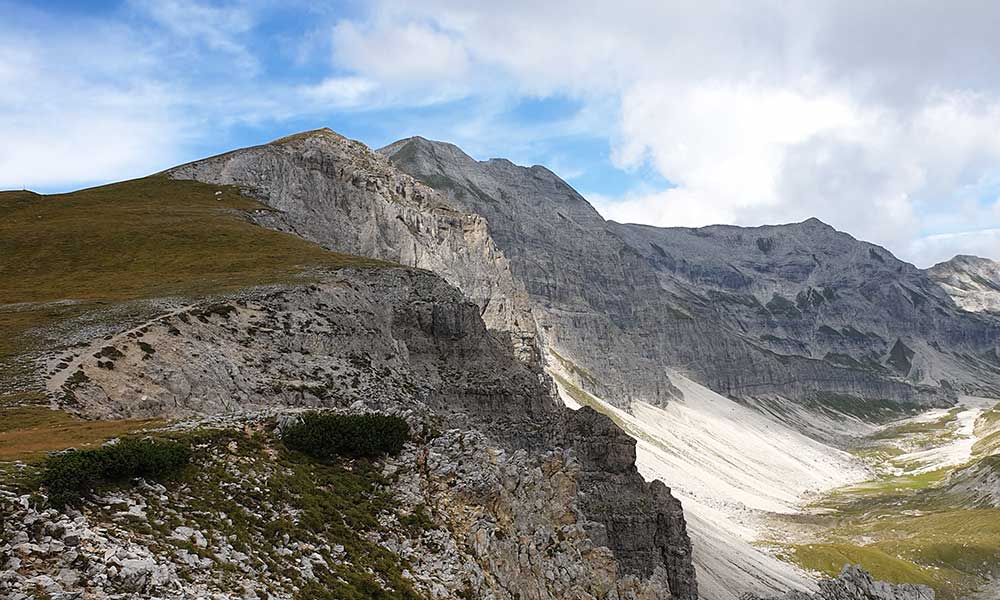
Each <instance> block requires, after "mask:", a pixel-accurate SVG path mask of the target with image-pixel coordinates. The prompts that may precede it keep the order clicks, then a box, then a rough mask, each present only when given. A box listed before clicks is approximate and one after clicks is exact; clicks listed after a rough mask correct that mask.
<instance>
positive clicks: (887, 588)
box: [743, 565, 934, 600]
mask: <svg viewBox="0 0 1000 600" xmlns="http://www.w3.org/2000/svg"><path fill="white" fill-rule="evenodd" d="M819 587H820V591H819V592H818V593H816V594H803V593H799V592H793V593H790V594H786V595H784V596H781V597H780V598H773V599H771V600H934V591H933V590H932V589H930V588H929V587H927V586H924V585H909V584H905V585H892V584H888V583H885V582H882V581H875V580H874V579H873V578H872V576H871V575H870V574H869V573H867V572H865V571H864V570H862V569H861V568H860V567H858V566H851V565H848V566H845V567H844V570H843V571H841V573H840V575H839V576H838V577H837V578H836V579H831V580H828V581H823V582H821V583H820V584H819ZM743 600H761V598H759V597H757V596H754V595H752V594H748V595H745V596H743Z"/></svg>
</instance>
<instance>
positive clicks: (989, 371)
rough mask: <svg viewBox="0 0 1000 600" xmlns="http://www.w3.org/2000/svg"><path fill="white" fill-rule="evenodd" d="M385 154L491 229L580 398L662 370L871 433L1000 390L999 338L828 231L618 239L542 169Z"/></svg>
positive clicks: (918, 274)
mask: <svg viewBox="0 0 1000 600" xmlns="http://www.w3.org/2000/svg"><path fill="white" fill-rule="evenodd" d="M381 152H383V153H384V154H386V155H387V156H389V158H390V159H391V160H392V162H393V164H394V165H396V166H397V167H399V168H400V169H401V170H403V171H405V172H407V173H409V174H411V175H413V176H414V177H416V178H417V179H419V180H421V181H423V182H424V183H426V184H428V185H430V186H432V187H435V188H436V189H438V190H439V191H441V192H442V193H443V194H446V195H447V199H448V201H449V202H450V203H451V204H453V205H454V206H455V207H456V208H458V209H460V210H463V211H466V212H471V213H475V214H479V215H482V216H484V217H485V218H486V220H487V222H488V224H489V231H490V235H491V236H492V237H493V239H494V240H495V241H496V243H497V246H498V247H499V248H500V249H501V250H502V251H503V252H504V254H505V255H506V256H507V257H508V258H509V259H510V262H511V268H512V271H513V273H514V276H515V278H516V279H518V280H520V281H521V282H523V284H524V286H525V289H526V290H527V292H528V294H529V296H530V298H531V300H532V314H533V315H534V317H535V320H536V322H538V324H539V331H540V333H541V335H542V341H543V342H544V345H545V347H546V349H547V350H549V352H550V353H551V354H552V355H553V357H554V359H555V360H557V361H559V363H560V365H559V367H560V368H561V369H563V370H564V371H565V372H567V373H568V374H569V375H570V376H571V378H572V379H573V383H574V384H575V385H577V386H578V387H581V388H583V389H585V390H587V391H590V392H592V393H594V394H595V395H597V396H599V397H602V398H605V399H608V400H610V401H613V402H615V403H616V404H618V405H619V406H620V407H622V408H625V409H628V407H629V404H630V401H631V400H633V399H641V400H644V401H646V402H654V403H655V402H657V401H659V402H667V401H669V400H670V398H672V397H674V396H675V395H676V390H675V389H674V387H673V386H672V385H671V383H670V381H669V378H668V377H667V376H666V375H665V374H664V372H663V369H662V368H661V366H662V365H664V364H666V365H672V366H675V367H683V368H684V369H685V370H686V371H687V372H689V373H690V374H691V375H692V376H694V377H695V378H696V379H697V380H698V381H699V382H700V383H702V384H704V385H706V386H708V387H709V388H711V389H713V390H715V391H717V392H719V393H722V394H724V395H728V396H732V397H738V398H742V399H744V400H758V401H766V402H774V401H778V402H779V403H780V402H781V401H784V400H783V399H788V398H790V399H793V400H797V401H800V402H803V403H805V404H807V405H809V406H826V407H832V408H834V409H838V410H844V409H846V410H848V411H855V412H862V413H866V414H863V415H862V416H864V417H866V418H870V417H873V416H878V413H879V411H880V410H884V409H892V408H898V407H900V406H902V407H904V408H905V407H913V406H926V405H934V406H945V405H948V404H950V403H951V402H953V401H954V399H955V392H954V390H955V388H960V389H962V390H964V391H966V392H967V393H973V392H977V393H980V394H982V393H992V392H997V391H1000V354H998V347H997V340H998V339H1000V335H998V334H1000V324H998V323H997V322H996V321H994V320H991V319H987V318H984V317H980V316H977V315H972V314H970V313H967V312H965V311H962V310H959V309H958V308H957V307H956V306H955V304H954V302H953V301H952V299H951V298H950V297H949V296H948V295H947V294H946V293H945V292H944V291H943V290H942V289H941V287H940V286H939V285H938V284H937V283H935V282H934V281H933V280H932V279H931V278H930V277H928V275H927V273H925V272H924V271H921V270H919V269H917V268H915V267H913V266H912V265H909V264H907V263H904V262H902V261H899V260H897V259H896V258H895V257H893V256H892V255H891V254H890V253H889V252H887V251H886V250H885V249H883V248H880V247H877V246H874V245H872V244H867V243H865V242H861V241H858V240H855V239H854V238H852V237H850V236H849V235H846V234H844V233H840V232H837V231H835V230H834V229H833V228H831V227H829V226H827V225H825V224H823V223H821V222H819V221H818V220H816V219H810V220H808V221H805V222H803V223H796V224H791V225H779V226H766V227H755V228H742V227H731V226H711V227H704V228H700V229H687V228H665V229H664V228H656V227H647V226H640V225H623V224H619V223H614V222H608V221H605V220H604V219H603V218H601V216H600V215H599V214H598V213H597V211H595V210H594V209H593V207H592V206H591V205H590V204H588V203H587V202H586V200H585V199H584V198H583V197H581V196H580V195H579V194H578V193H577V192H576V191H575V190H573V188H571V187H570V186H569V185H567V184H566V183H565V182H563V181H562V180H560V179H559V178H558V177H557V176H556V175H554V174H553V173H551V172H550V171H548V170H547V169H545V168H543V167H539V166H534V167H530V168H528V167H519V166H516V165H514V164H512V163H510V162H509V161H505V160H499V159H493V160H488V161H476V160H473V159H472V158H470V157H469V156H468V155H466V154H465V153H464V152H462V151H461V150H460V149H459V148H457V147H455V146H453V145H451V144H446V143H442V142H431V141H428V140H425V139H422V138H409V139H406V140H400V141H399V142H396V143H394V144H392V145H390V146H388V147H386V148H383V149H382V150H381ZM540 257H544V260H542V259H540ZM897 343H899V344H902V345H904V346H905V347H906V348H907V352H908V353H909V352H912V356H910V357H909V358H908V362H909V363H910V364H909V368H907V369H906V370H905V371H906V372H902V373H901V372H900V371H899V369H898V368H894V366H893V365H892V364H891V363H890V360H891V358H892V349H893V347H894V345H895V344H897ZM899 347H900V348H901V347H902V346H899ZM897 354H898V352H897ZM897 362H898V361H897ZM778 398H780V399H782V400H777V399H778ZM886 401H888V402H886Z"/></svg>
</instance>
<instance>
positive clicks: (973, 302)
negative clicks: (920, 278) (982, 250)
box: [927, 254, 1000, 313]
mask: <svg viewBox="0 0 1000 600" xmlns="http://www.w3.org/2000/svg"><path fill="white" fill-rule="evenodd" d="M927 274H928V275H929V276H930V278H931V279H933V280H934V281H936V282H937V283H938V284H939V285H940V286H941V287H942V288H944V290H945V291H946V292H948V294H949V295H950V296H951V297H952V298H953V299H954V300H955V304H957V305H959V306H960V307H962V308H963V309H965V310H967V311H971V312H990V313H1000V262H997V261H995V260H991V259H989V258H982V257H979V256H971V255H967V254H959V255H958V256H955V257H954V258H952V259H951V260H947V261H945V262H941V263H938V264H936V265H934V266H933V267H931V268H929V269H927Z"/></svg>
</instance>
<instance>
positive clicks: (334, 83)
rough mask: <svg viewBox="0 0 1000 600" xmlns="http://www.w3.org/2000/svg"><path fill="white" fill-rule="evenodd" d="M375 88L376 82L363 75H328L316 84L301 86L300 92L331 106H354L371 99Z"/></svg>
mask: <svg viewBox="0 0 1000 600" xmlns="http://www.w3.org/2000/svg"><path fill="white" fill-rule="evenodd" d="M375 89H376V85H375V83H373V82H372V81H371V80H368V79H365V78H363V77H328V78H327V79H324V80H323V81H321V82H320V83H318V84H316V85H310V86H303V87H301V88H300V92H301V93H302V94H303V95H304V96H306V97H307V98H310V99H312V100H314V101H315V102H318V103H322V104H325V105H327V106H330V107H334V108H353V107H357V106H359V105H361V104H362V103H364V102H365V100H366V99H369V98H370V96H371V94H372V92H374V91H375Z"/></svg>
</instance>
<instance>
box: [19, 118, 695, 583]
mask: <svg viewBox="0 0 1000 600" xmlns="http://www.w3.org/2000/svg"><path fill="white" fill-rule="evenodd" d="M187 176H197V177H198V178H200V179H201V181H196V180H194V179H187V178H185V177H187ZM226 181H228V182H229V183H224V182H226ZM282 203H284V204H282ZM279 207H280V208H279ZM0 210H3V211H4V214H5V216H6V217H7V218H8V220H6V221H5V223H4V227H5V234H6V235H5V238H4V240H5V241H4V243H5V254H4V257H5V260H4V262H3V263H2V266H0V277H2V278H3V279H4V282H5V285H4V286H2V289H4V290H5V294H6V295H5V296H4V301H5V303H4V305H3V307H2V311H0V315H2V318H3V319H4V320H3V322H4V323H14V324H16V325H18V326H19V327H20V329H11V330H7V329H6V327H5V333H8V334H9V335H8V336H6V338H7V339H5V342H4V343H5V346H4V350H5V354H4V355H3V358H4V360H5V362H4V367H5V369H6V368H7V365H11V369H16V370H17V372H18V379H17V381H16V382H15V381H14V380H13V379H7V378H6V377H5V378H4V383H5V384H11V388H10V390H5V391H4V395H3V398H2V400H3V405H2V407H0V451H2V452H0V454H2V456H5V457H13V458H14V459H15V460H25V459H26V460H28V461H29V462H27V463H21V464H20V465H19V466H14V467H12V468H11V473H14V475H12V476H10V477H8V476H7V475H3V476H2V477H0V504H2V506H3V514H5V515H15V517H14V518H13V519H7V518H5V519H4V523H3V526H2V528H3V537H2V539H0V556H2V557H3V558H4V561H3V564H4V565H5V566H4V569H5V570H4V571H2V572H0V590H2V591H3V592H4V594H9V595H10V597H15V598H28V597H32V596H37V595H40V594H43V593H44V594H47V595H49V596H50V597H74V595H79V594H89V595H91V596H93V597H100V598H124V597H136V596H137V595H138V596H163V595H173V596H177V597H189V595H190V597H202V596H207V595H216V596H217V597H218V595H221V596H223V597H236V596H238V597H243V596H244V595H245V594H256V595H257V596H258V597H261V596H263V597H275V598H293V597H294V598H326V597H357V598H363V597H373V596H374V597H386V598H417V597H435V598H459V597H484V598H489V597H495V598H511V597H533V598H553V599H554V598H562V597H587V596H592V597H635V598H662V597H671V598H679V599H687V600H694V599H695V598H697V595H698V592H697V581H696V577H695V573H694V567H693V565H692V562H691V545H690V541H689V539H688V536H687V533H686V525H685V518H684V514H683V511H682V508H681V505H680V503H679V502H678V501H677V499H676V498H674V497H673V496H672V495H671V492H670V490H669V488H667V487H666V486H665V485H664V484H663V483H662V482H646V481H645V480H643V478H642V477H641V476H640V475H639V473H638V471H637V470H636V467H635V452H636V450H635V441H634V440H633V439H632V438H630V437H629V436H628V435H627V434H626V433H625V432H623V431H621V430H620V429H618V428H617V427H616V426H615V425H614V424H613V422H612V421H611V420H609V419H608V418H606V417H604V416H602V415H600V414H599V413H597V412H595V411H593V410H589V409H588V410H582V411H571V410H569V409H567V408H565V407H564V406H563V405H562V403H561V402H560V401H559V399H558V396H557V395H556V394H555V391H554V387H553V386H552V384H551V380H550V379H548V378H547V377H546V376H545V374H544V373H543V372H542V370H541V367H540V362H539V357H538V355H537V350H536V347H535V342H534V339H533V336H532V335H531V334H532V331H533V323H531V322H524V321H521V320H520V319H522V315H530V308H528V307H526V306H524V305H523V301H522V300H519V299H518V297H519V294H522V292H521V291H520V288H519V286H518V285H517V284H516V283H515V282H514V280H513V278H512V277H511V276H510V275H509V267H508V264H507V262H506V259H505V258H504V257H503V255H502V253H501V252H500V251H499V250H497V249H496V247H495V245H494V244H493V242H492V240H491V239H490V238H489V236H488V234H487V232H486V230H485V223H484V222H483V221H482V219H481V218H478V217H475V216H473V215H467V214H463V213H460V212H458V211H455V210H454V209H451V208H448V207H447V205H446V203H445V202H444V199H443V197H442V196H441V195H440V194H438V193H437V192H435V191H434V190H432V189H430V188H427V187H425V186H423V185H421V184H419V183H418V182H416V181H414V180H413V179H412V178H410V177H408V176H406V175H404V174H402V173H400V172H398V171H397V170H395V169H394V168H392V167H391V165H389V164H388V161H387V160H386V159H384V158H382V157H381V156H380V155H378V154H375V153H374V152H372V151H370V150H368V149H367V148H365V147H364V146H362V145H360V144H358V143H357V142H352V141H349V140H346V139H345V138H342V137H341V136H338V135H336V134H334V133H333V132H330V131H318V132H311V133H309V134H306V135H301V136H294V137H292V138H287V139H284V140H280V141H278V142H276V143H274V144H269V145H266V146H263V147H258V148H251V149H247V150H242V151H236V152H233V153H229V154H227V155H224V156H222V157H216V158H211V159H206V160H205V161H199V162H196V163H192V164H189V165H184V166H181V167H178V168H177V169H174V170H172V171H170V172H168V173H166V174H159V175H154V176H151V177H149V178H144V179H140V180H135V181H130V182H122V183H119V184H112V185H109V186H104V187H102V188H95V189H92V190H82V191H79V192H74V193H70V194H64V195H58V196H53V197H46V196H40V195H36V194H26V193H20V192H17V193H9V194H8V193H5V194H3V195H0ZM310 211H312V212H310ZM345 215H349V216H350V218H347V217H345ZM260 224H266V225H269V226H270V228H265V227H261V226H260ZM275 230H277V231H275ZM291 232H294V234H293V233H291ZM295 234H298V235H295ZM303 238H317V239H319V238H322V239H323V240H325V241H326V244H325V245H327V246H337V247H340V248H342V249H343V250H349V251H352V252H354V253H363V254H365V255H366V256H365V257H360V256H357V255H351V254H346V253H338V252H332V251H330V250H329V249H324V248H323V247H321V246H320V245H317V244H315V243H311V242H308V241H306V240H304V239H303ZM42 239H44V240H47V243H46V245H45V246H44V247H41V248H40V247H39V245H38V242H39V240H42ZM380 258H381V259H391V260H394V261H396V262H387V260H380ZM399 262H406V263H411V264H410V265H409V266H403V265H400V264H399ZM430 267H433V268H435V269H436V270H438V271H440V272H442V273H443V274H445V275H446V276H447V277H450V278H452V279H453V280H454V281H457V282H459V283H461V284H462V285H463V286H466V288H467V289H470V290H471V289H478V290H479V292H478V293H476V294H473V293H470V296H471V299H472V300H474V301H475V302H470V301H469V300H470V297H469V296H466V295H464V294H465V292H459V291H458V290H457V289H456V288H455V287H453V286H452V285H450V284H449V283H448V282H447V281H445V280H444V279H442V277H441V276H439V275H437V274H436V273H435V272H432V271H431V270H429V268H430ZM487 324H489V326H490V328H489V329H488V328H487ZM529 325H530V328H529V327H528V326H529ZM4 372H5V373H6V371H4ZM40 386H44V387H40ZM50 406H54V407H57V408H59V409H60V410H59V411H53V410H50ZM316 409H320V410H325V411H330V410H333V411H336V412H337V413H338V414H344V415H355V416H359V415H367V414H371V413H379V414H383V415H385V414H388V415H394V416H398V417H399V418H401V419H403V420H405V422H406V423H407V425H408V428H409V431H410V436H409V441H408V442H407V444H406V446H405V448H404V450H403V451H402V452H401V453H400V454H398V455H395V456H389V457H380V458H378V459H376V460H372V461H368V460H356V459H355V458H354V457H347V458H343V459H336V460H333V461H330V460H326V461H323V460H310V459H309V458H308V457H303V456H302V455H301V453H296V452H293V451H292V450H291V449H290V448H288V447H287V446H286V444H285V443H284V441H283V438H282V435H283V434H282V433H281V431H282V428H283V427H284V426H285V425H287V424H288V423H295V422H298V420H299V419H301V418H302V414H303V411H307V414H308V411H309V410H316ZM81 418H82V419H81ZM115 435H124V436H129V439H133V440H136V439H139V438H144V439H146V440H152V443H158V444H181V445H182V446H183V447H185V448H187V452H189V453H190V456H191V458H190V460H191V462H192V465H191V467H190V468H188V469H186V470H184V471H183V472H181V473H179V474H176V475H174V476H173V477H174V479H172V480H171V479H169V478H166V479H163V483H164V484H165V485H163V484H160V483H158V482H157V480H158V479H160V478H161V476H163V477H166V475H163V474H162V473H161V471H162V470H164V468H165V467H164V466H163V465H164V464H165V463H164V462H163V461H162V460H160V459H156V460H157V461H158V462H157V463H156V466H154V467H149V468H148V469H147V470H145V471H140V472H141V473H142V474H143V479H141V480H138V481H135V480H133V479H132V478H131V477H127V476H126V477H123V476H109V477H107V478H108V479H110V481H103V480H100V479H98V484H95V489H94V490H93V493H89V494H87V495H86V496H85V498H84V499H83V500H81V502H82V504H81V505H80V506H79V507H76V506H74V507H68V508H60V507H59V506H57V505H55V503H54V501H53V499H52V498H51V497H48V498H47V496H46V495H45V494H46V493H47V492H51V491H52V489H53V488H52V485H53V483H52V481H53V479H52V478H53V477H59V478H61V477H70V479H71V480H72V481H75V482H79V481H83V482H86V481H87V479H86V477H87V476H88V475H86V473H87V472H88V471H87V469H88V465H89V464H91V463H88V462H87V460H85V459H82V458H81V459H80V461H79V462H78V463H77V466H76V467H74V468H72V469H70V470H69V473H68V474H67V473H66V472H64V471H59V473H61V474H60V475H58V476H57V475H52V471H51V469H52V468H53V467H48V466H47V465H50V464H52V463H50V462H49V461H50V460H52V459H44V458H42V457H44V452H46V451H64V450H67V449H72V448H78V449H79V448H86V447H88V446H93V445H97V446H99V445H100V444H101V442H103V441H104V440H105V439H107V438H109V437H114V436H115ZM372 435H374V433H372ZM105 447H107V448H113V447H115V445H111V446H105ZM68 456H71V457H73V456H78V455H77V454H75V453H73V451H72V450H70V454H69V455H68ZM79 456H87V455H79ZM94 460H97V459H94ZM100 460H101V461H107V460H110V459H100ZM141 460H143V458H142V456H141V455H140V456H134V457H130V458H129V459H128V461H126V462H125V463H124V464H117V463H107V464H106V469H105V467H104V466H102V467H101V468H100V469H101V470H99V471H98V475H97V477H99V478H100V477H105V475H101V473H105V472H111V473H115V472H118V471H124V472H129V470H130V469H135V468H137V467H135V466H134V465H135V464H137V461H141ZM101 464H105V463H104V462H102V463H101ZM4 473H7V471H6V470H5V471H4ZM46 473H48V475H47V474H46ZM81 478H82V479H81ZM38 481H42V482H45V481H48V482H49V483H48V484H43V485H42V487H41V488H39V483H38ZM133 484H134V485H133ZM73 485H77V484H76V483H74V484H73ZM46 486H48V487H46ZM82 491H86V490H82ZM122 507H124V508H122ZM119 508H121V510H119ZM21 523H26V524H29V525H30V527H29V526H27V525H21ZM68 548H72V550H67V549H68ZM64 551H65V552H64ZM181 582H185V583H183V584H182V583H181ZM178 586H179V587H180V589H179V590H177V588H178ZM317 590H319V591H317ZM331 590H332V591H331ZM67 594H68V596H67ZM178 594H179V595H178ZM330 594H333V596H330ZM345 594H346V595H345Z"/></svg>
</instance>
